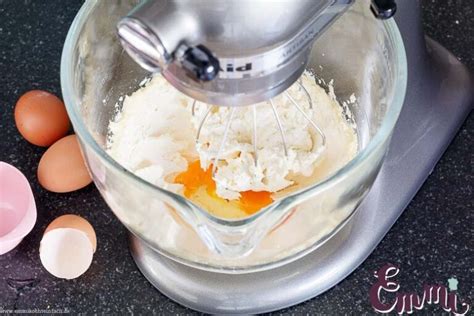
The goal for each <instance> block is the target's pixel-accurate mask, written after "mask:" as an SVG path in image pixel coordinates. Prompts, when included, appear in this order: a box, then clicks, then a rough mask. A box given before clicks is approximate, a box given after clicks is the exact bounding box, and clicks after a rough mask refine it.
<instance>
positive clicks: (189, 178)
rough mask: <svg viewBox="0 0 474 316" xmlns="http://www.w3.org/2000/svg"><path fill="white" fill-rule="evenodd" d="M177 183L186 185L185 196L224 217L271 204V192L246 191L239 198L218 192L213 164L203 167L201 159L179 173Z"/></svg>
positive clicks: (237, 215)
mask: <svg viewBox="0 0 474 316" xmlns="http://www.w3.org/2000/svg"><path fill="white" fill-rule="evenodd" d="M174 182H175V183H179V184H182V185H183V186H184V196H185V197H187V198H188V199H190V200H191V201H193V202H195V203H197V204H199V205H200V206H202V207H204V208H205V209H206V210H207V211H209V212H210V213H213V214H214V215H217V216H220V217H224V218H241V217H246V216H249V215H252V214H254V213H256V212H258V211H259V210H260V209H262V208H263V207H265V206H267V205H269V204H271V203H272V202H273V199H272V197H271V192H267V191H261V192H256V191H244V192H240V198H239V199H238V200H226V199H223V198H221V197H219V196H218V195H217V194H216V182H215V181H214V179H212V166H210V167H209V168H208V169H207V170H204V169H202V168H201V164H200V161H199V160H197V161H194V162H192V163H190V164H189V165H188V169H187V170H186V171H184V172H182V173H180V174H178V175H177V176H176V178H175V180H174Z"/></svg>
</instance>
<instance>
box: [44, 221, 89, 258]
mask: <svg viewBox="0 0 474 316" xmlns="http://www.w3.org/2000/svg"><path fill="white" fill-rule="evenodd" d="M58 228H74V229H77V230H80V231H82V232H83V233H85V234H86V235H87V238H89V240H90V242H91V244H92V249H93V251H94V252H95V250H96V249H97V237H96V235H95V231H94V227H92V225H91V224H90V223H89V222H88V221H87V220H86V219H84V218H82V217H80V216H77V215H73V214H68V215H62V216H59V217H58V218H56V219H55V220H54V221H52V222H51V223H50V224H49V225H48V227H46V230H45V232H44V233H45V234H47V233H48V232H50V231H52V230H54V229H58Z"/></svg>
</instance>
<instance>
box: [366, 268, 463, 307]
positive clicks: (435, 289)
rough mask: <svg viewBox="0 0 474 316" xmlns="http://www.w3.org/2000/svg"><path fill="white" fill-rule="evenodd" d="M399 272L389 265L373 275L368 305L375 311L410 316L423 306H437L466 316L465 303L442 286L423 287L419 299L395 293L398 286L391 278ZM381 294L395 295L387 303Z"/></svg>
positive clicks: (412, 295)
mask: <svg viewBox="0 0 474 316" xmlns="http://www.w3.org/2000/svg"><path fill="white" fill-rule="evenodd" d="M399 272H400V269H398V268H397V267H396V266H394V265H392V264H390V263H389V264H386V265H385V266H383V267H382V268H380V270H378V271H376V272H375V273H374V276H375V277H376V278H377V282H376V283H375V284H374V285H372V287H371V288H370V303H371V304H372V307H373V308H374V309H375V311H377V312H379V313H384V314H386V313H390V312H393V311H396V312H397V313H399V314H403V313H407V314H411V313H413V311H414V310H415V309H416V310H421V309H423V307H424V306H425V304H439V305H440V306H441V308H442V309H444V310H445V311H446V312H451V313H453V314H454V315H466V313H467V312H468V311H469V305H468V304H467V303H465V302H461V301H459V302H458V296H457V293H456V291H451V292H448V289H447V288H446V287H445V286H443V285H424V286H423V294H422V295H421V297H420V296H419V295H418V294H416V293H397V292H398V290H399V289H400V284H399V283H398V282H397V281H396V280H394V279H393V278H394V277H395V276H396V275H397V274H398V273H399ZM382 292H389V293H396V295H395V299H394V300H392V301H391V302H388V303H387V302H386V301H387V300H383V299H382ZM384 301H385V303H384ZM458 303H459V304H460V306H458Z"/></svg>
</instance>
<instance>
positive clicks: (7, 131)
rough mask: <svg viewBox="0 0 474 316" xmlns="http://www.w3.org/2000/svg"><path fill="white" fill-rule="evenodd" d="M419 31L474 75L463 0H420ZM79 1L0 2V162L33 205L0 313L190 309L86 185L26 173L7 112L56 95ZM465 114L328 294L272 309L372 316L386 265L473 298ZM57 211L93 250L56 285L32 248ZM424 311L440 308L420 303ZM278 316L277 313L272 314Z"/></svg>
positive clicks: (5, 271)
mask: <svg viewBox="0 0 474 316" xmlns="http://www.w3.org/2000/svg"><path fill="white" fill-rule="evenodd" d="M422 3H423V11H424V19H425V20H424V24H425V26H426V30H427V33H428V34H429V35H430V36H432V37H433V38H434V39H436V40H438V41H439V42H441V43H442V44H443V45H445V46H446V47H447V48H448V49H450V50H451V51H452V52H453V53H454V54H455V55H456V56H457V57H458V58H459V59H460V60H462V61H463V62H464V63H465V64H466V65H468V67H469V68H470V69H471V70H472V71H474V3H473V2H472V0H464V1H463V0H456V1H454V0H449V1H446V0H423V1H422ZM81 4H82V1H80V0H68V1H63V0H44V1H40V0H24V1H18V0H0V74H1V76H0V118H1V119H0V160H1V161H6V162H8V163H10V164H13V165H14V166H16V167H17V168H19V169H20V170H21V171H22V172H23V173H24V174H25V175H26V176H27V178H28V180H29V181H30V183H31V185H32V189H33V193H34V195H35V198H36V203H37V208H38V221H37V223H36V226H35V228H34V229H33V231H32V232H31V233H30V234H29V235H28V236H27V237H26V238H25V239H24V241H23V242H22V243H21V244H20V245H19V246H18V247H17V248H16V249H14V250H13V251H11V252H10V253H8V254H6V255H3V256H0V313H1V312H2V310H12V309H39V310H41V309H50V310H51V309H56V310H60V311H65V312H67V311H69V312H72V313H105V314H115V313H119V312H120V313H123V312H129V313H136V314H149V313H173V314H176V313H192V311H191V310H189V309H186V308H184V307H181V306H180V305H178V304H176V303H174V302H173V301H171V300H169V299H168V298H166V297H165V296H164V295H162V294H161V293H159V292H158V291H157V290H155V289H154V288H153V287H152V286H151V284H150V283H148V282H147V281H146V280H145V278H144V277H143V276H142V275H141V274H140V272H139V271H138V270H137V268H136V266H135V264H134V262H133V260H132V258H131V256H130V254H129V252H128V246H127V234H126V231H125V229H124V227H123V226H122V225H121V224H120V223H119V222H118V220H117V219H116V218H115V217H114V215H113V214H112V213H111V211H110V210H109V209H108V207H107V206H106V204H105V202H104V201H103V200H102V199H101V197H100V196H99V194H98V192H97V190H96V188H95V187H94V186H93V185H90V186H88V187H86V188H84V189H82V190H80V191H77V192H74V193H69V194H54V193H50V192H47V191H45V190H44V189H42V188H41V187H40V186H39V184H38V181H37V178H36V168H37V166H38V162H39V159H40V157H41V155H42V153H43V152H44V149H43V148H39V147H36V146H33V145H31V144H29V143H27V142H26V141H25V140H24V139H23V138H22V137H21V136H20V135H19V133H18V132H17V130H16V128H15V126H14V120H13V107H14V105H15V102H16V100H17V99H18V97H19V96H20V95H21V94H22V93H24V92H25V91H27V90H31V89H44V90H49V91H51V92H53V93H56V94H57V95H60V94H61V93H60V83H59V63H60V56H61V49H62V45H63V42H64V39H65V36H66V33H67V30H68V27H69V25H70V23H71V21H72V20H73V18H74V16H75V14H76V12H77V11H78V9H79V7H80V6H81ZM473 134H474V120H473V118H472V114H471V115H470V116H469V118H468V119H467V121H466V122H465V123H464V125H463V127H462V128H461V130H460V131H459V133H458V135H457V136H456V137H455V139H454V141H453V142H452V144H451V145H450V146H449V148H448V150H447V151H446V153H445V154H444V156H443V157H442V158H441V160H440V162H439V164H438V165H437V167H436V168H435V169H434V171H433V173H432V174H431V175H430V176H429V178H428V180H427V181H426V183H425V184H424V185H423V187H422V188H421V190H420V191H419V192H418V194H417V195H416V197H415V198H414V199H413V201H412V202H411V203H410V205H409V206H408V208H407V209H406V210H405V212H404V213H403V215H402V216H401V217H400V219H399V220H398V221H397V223H396V224H395V225H394V226H393V228H392V229H391V230H390V232H389V233H388V234H387V235H386V237H385V238H384V239H383V241H382V242H381V243H380V244H379V246H378V247H377V248H376V249H375V251H374V252H373V253H372V255H371V256H370V257H369V258H368V259H367V260H366V261H365V262H364V263H363V264H362V265H361V266H360V267H359V268H358V269H356V270H355V272H354V273H352V274H351V275H350V276H349V277H347V278H346V279H345V280H344V281H342V282H341V283H340V284H338V285H337V286H335V287H334V288H333V289H331V290H329V291H328V292H326V293H324V294H323V295H320V296H319V297H317V298H314V299H312V300H310V301H307V302H305V303H302V304H300V305H297V306H295V307H292V308H288V309H286V310H284V311H281V312H282V313H283V312H284V313H294V314H300V313H303V314H313V313H316V312H318V313H321V314H361V313H373V309H372V307H371V306H370V303H369V301H368V291H369V288H370V286H371V285H372V284H373V283H374V278H373V275H372V274H373V271H374V270H376V269H378V268H380V267H381V266H382V265H384V264H385V263H387V262H391V263H393V264H397V265H399V266H400V267H401V268H402V272H401V274H400V275H399V276H398V280H399V281H400V283H401V284H402V287H403V288H406V289H410V290H416V289H418V290H419V289H421V286H422V284H423V283H441V284H446V280H447V279H448V278H450V277H456V278H457V279H458V280H459V285H458V293H459V295H460V296H461V297H462V298H464V299H466V298H467V299H468V300H470V302H471V303H472V301H473V300H472V298H473V297H474V296H473V284H474V282H473V268H472V263H473V262H474V250H473V249H474V244H473V234H472V232H473V227H472V223H473V196H472V191H473V183H474V181H473V171H472V166H473V162H474V159H473V158H474V157H473V150H472V148H473ZM65 213H75V214H80V215H81V216H84V217H85V218H87V219H88V220H89V221H90V222H91V223H92V224H93V226H94V227H95V229H96V232H97V237H98V249H97V252H96V254H95V256H94V261H93V263H92V266H91V268H90V270H89V271H88V272H87V273H86V274H84V275H83V276H81V277H80V278H78V279H75V280H71V281H67V280H60V279H56V278H54V277H53V276H51V275H50V274H48V273H47V272H46V271H45V270H44V268H43V267H42V266H41V263H40V260H39V255H38V248H39V242H40V240H41V236H42V233H43V231H44V229H45V228H46V226H47V225H48V224H49V223H50V222H51V221H52V220H53V219H54V218H56V217H58V216H60V215H62V214H65ZM425 311H426V312H430V311H431V312H438V313H439V312H440V311H441V309H439V307H433V306H431V307H429V308H427V309H425ZM278 313H279V312H278Z"/></svg>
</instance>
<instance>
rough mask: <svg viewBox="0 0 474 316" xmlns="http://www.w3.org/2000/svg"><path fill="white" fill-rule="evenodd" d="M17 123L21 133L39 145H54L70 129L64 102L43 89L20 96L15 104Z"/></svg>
mask: <svg viewBox="0 0 474 316" xmlns="http://www.w3.org/2000/svg"><path fill="white" fill-rule="evenodd" d="M15 123H16V127H17V128H18V131H19V132H20V134H21V135H22V136H23V137H24V138H25V139H26V140H27V141H29V142H30V143H32V144H34V145H38V146H49V145H52V144H53V143H54V142H55V141H57V140H58V139H60V138H61V137H63V136H64V135H66V134H67V132H68V130H69V118H68V116H67V112H66V108H65V107H64V103H63V102H62V101H61V100H60V99H59V98H58V97H57V96H55V95H54V94H51V93H49V92H46V91H41V90H32V91H29V92H27V93H25V94H24V95H22V96H21V97H20V99H19V100H18V102H17V103H16V106H15Z"/></svg>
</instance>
